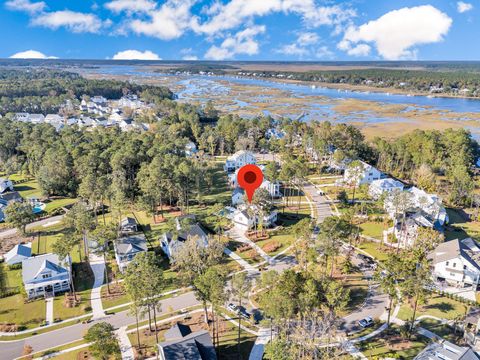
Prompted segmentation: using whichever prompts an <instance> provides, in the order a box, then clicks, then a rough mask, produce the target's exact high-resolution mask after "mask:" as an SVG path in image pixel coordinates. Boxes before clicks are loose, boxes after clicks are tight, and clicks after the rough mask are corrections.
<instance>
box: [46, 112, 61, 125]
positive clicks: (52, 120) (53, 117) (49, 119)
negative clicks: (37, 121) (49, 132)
mask: <svg viewBox="0 0 480 360" xmlns="http://www.w3.org/2000/svg"><path fill="white" fill-rule="evenodd" d="M63 121H64V119H63V117H61V116H60V115H58V114H47V116H45V122H46V123H48V124H59V123H63Z"/></svg>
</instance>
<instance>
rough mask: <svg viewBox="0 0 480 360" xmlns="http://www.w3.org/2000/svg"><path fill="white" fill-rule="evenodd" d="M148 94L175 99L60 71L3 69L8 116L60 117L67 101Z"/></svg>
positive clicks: (0, 82) (1, 90) (163, 91)
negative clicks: (56, 115) (41, 115)
mask: <svg viewBox="0 0 480 360" xmlns="http://www.w3.org/2000/svg"><path fill="white" fill-rule="evenodd" d="M144 91H148V92H149V93H150V94H151V93H154V94H155V96H157V97H159V98H162V99H173V93H172V92H171V91H170V90H169V89H168V88H166V87H156V86H146V85H137V84H132V83H128V82H122V81H115V80H91V79H85V78H83V77H81V76H80V75H78V74H75V73H70V72H65V71H57V70H43V69H30V70H28V71H27V70H8V69H0V114H2V115H5V114H6V113H8V112H32V113H43V114H46V113H56V112H58V110H59V108H60V107H61V105H62V104H64V103H65V101H66V100H67V99H70V100H74V99H80V98H81V97H82V96H83V95H88V96H95V95H100V96H104V97H106V98H107V99H119V98H120V97H122V95H123V94H125V93H133V94H141V93H142V92H144Z"/></svg>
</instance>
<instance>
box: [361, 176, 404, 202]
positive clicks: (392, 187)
mask: <svg viewBox="0 0 480 360" xmlns="http://www.w3.org/2000/svg"><path fill="white" fill-rule="evenodd" d="M403 187H404V186H403V183H401V182H400V181H398V180H395V179H392V178H385V179H378V180H373V181H372V182H371V183H370V186H369V187H368V195H370V196H371V197H372V198H373V199H375V200H377V199H379V198H380V197H381V196H382V195H383V194H385V193H387V194H390V193H392V192H393V191H403Z"/></svg>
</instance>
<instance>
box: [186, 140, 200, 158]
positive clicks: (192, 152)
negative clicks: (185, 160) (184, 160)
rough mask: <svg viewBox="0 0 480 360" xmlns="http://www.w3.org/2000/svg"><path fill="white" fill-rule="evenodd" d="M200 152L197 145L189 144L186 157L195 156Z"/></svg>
mask: <svg viewBox="0 0 480 360" xmlns="http://www.w3.org/2000/svg"><path fill="white" fill-rule="evenodd" d="M197 152H198V149H197V145H195V143H194V142H193V141H190V142H188V143H187V144H186V145H185V155H186V156H189V157H191V156H193V155H195V154H196V153H197Z"/></svg>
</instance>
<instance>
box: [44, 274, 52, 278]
mask: <svg viewBox="0 0 480 360" xmlns="http://www.w3.org/2000/svg"><path fill="white" fill-rule="evenodd" d="M51 277H52V274H50V273H48V274H42V279H48V278H51Z"/></svg>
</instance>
